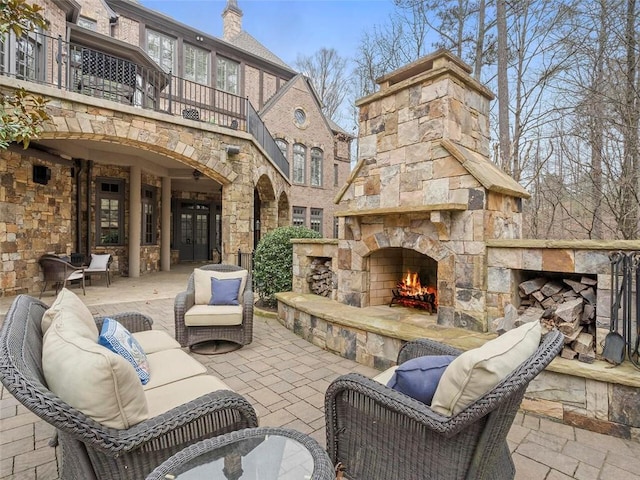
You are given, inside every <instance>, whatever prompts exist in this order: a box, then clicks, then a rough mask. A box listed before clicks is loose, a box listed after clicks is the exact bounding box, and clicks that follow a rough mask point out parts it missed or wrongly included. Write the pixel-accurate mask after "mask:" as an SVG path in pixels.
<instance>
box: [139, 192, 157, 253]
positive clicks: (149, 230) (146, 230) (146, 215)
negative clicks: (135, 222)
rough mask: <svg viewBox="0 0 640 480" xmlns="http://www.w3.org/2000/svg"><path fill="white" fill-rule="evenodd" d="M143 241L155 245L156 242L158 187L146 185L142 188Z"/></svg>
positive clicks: (145, 243)
mask: <svg viewBox="0 0 640 480" xmlns="http://www.w3.org/2000/svg"><path fill="white" fill-rule="evenodd" d="M141 201H142V243H143V244H144V245H153V244H155V243H156V189H155V188H154V187H150V186H145V187H143V188H142V200H141Z"/></svg>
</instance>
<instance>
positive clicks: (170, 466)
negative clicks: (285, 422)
mask: <svg viewBox="0 0 640 480" xmlns="http://www.w3.org/2000/svg"><path fill="white" fill-rule="evenodd" d="M173 479H176V480H198V479H203V480H204V479H206V480H218V479H219V480H332V479H335V473H334V470H333V466H332V464H331V460H330V459H329V456H328V455H327V453H326V452H325V451H324V449H323V448H322V447H321V446H320V445H319V444H318V442H316V441H315V440H314V439H313V438H311V437H309V436H308V435H305V434H303V433H300V432H297V431H295V430H291V429H287V428H272V427H257V428H247V429H244V430H238V431H236V432H231V433H227V434H225V435H221V436H219V437H215V438H210V439H207V440H202V441H201V442H198V443H195V444H193V445H191V446H189V447H187V448H185V449H184V450H181V451H180V452H178V453H176V454H175V455H173V456H172V457H170V458H168V459H167V460H166V461H165V462H163V463H162V464H161V465H160V466H158V467H157V468H156V469H155V470H154V471H153V472H151V474H149V476H148V477H147V479H146V480H173Z"/></svg>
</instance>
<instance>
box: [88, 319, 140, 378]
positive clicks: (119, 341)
mask: <svg viewBox="0 0 640 480" xmlns="http://www.w3.org/2000/svg"><path fill="white" fill-rule="evenodd" d="M98 343H99V344H100V345H102V346H103V347H107V348H108V349H109V350H111V351H112V352H115V353H117V354H118V355H120V356H122V357H124V358H125V359H126V360H127V361H128V362H129V363H130V364H131V365H133V367H134V368H135V369H136V373H137V374H138V377H139V378H140V381H141V382H142V384H143V385H145V384H146V383H147V382H148V381H149V378H150V374H151V372H150V370H149V361H148V360H147V356H146V355H145V353H144V350H142V347H141V346H140V344H139V343H138V341H137V340H136V339H135V338H133V335H131V333H130V332H129V330H127V329H126V328H125V327H123V326H122V325H121V324H120V323H119V322H117V321H116V320H114V319H112V318H105V319H104V323H103V324H102V330H101V331H100V337H99V338H98Z"/></svg>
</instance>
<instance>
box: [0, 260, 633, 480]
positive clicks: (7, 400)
mask: <svg viewBox="0 0 640 480" xmlns="http://www.w3.org/2000/svg"><path fill="white" fill-rule="evenodd" d="M162 278H167V280H163V281H166V282H172V283H167V284H166V288H165V287H162V286H158V285H161V283H160V284H158V283H157V282H156V283H154V280H153V279H152V278H149V279H148V280H147V282H146V283H147V284H148V287H149V288H148V289H144V288H138V289H137V290H135V289H132V288H131V283H132V282H137V283H136V284H141V283H144V282H141V280H140V279H116V281H115V283H114V284H113V286H112V287H111V288H109V289H108V292H107V290H106V289H104V287H101V290H95V292H96V295H99V296H104V295H107V294H108V297H109V300H104V301H103V300H101V299H100V298H99V299H98V302H100V303H99V304H92V301H95V297H94V298H91V290H94V289H97V288H98V287H93V288H89V289H88V292H87V299H86V300H85V301H87V304H88V305H89V308H90V310H91V311H92V312H93V313H94V314H99V315H102V314H110V313H114V312H120V311H128V310H136V311H141V312H143V313H146V314H148V315H150V316H151V317H152V318H153V319H154V321H155V323H154V328H157V329H164V330H166V331H168V332H169V333H170V334H172V335H173V295H174V292H177V291H180V290H181V289H182V288H183V286H184V285H185V284H186V280H185V274H184V272H182V273H181V274H180V273H176V275H175V277H174V278H173V280H171V279H170V278H169V277H168V276H167V275H166V274H165V275H164V276H163V277H162ZM159 289H160V291H159ZM132 290H133V291H134V294H133V295H134V296H135V298H137V300H136V301H126V300H127V298H128V297H131V295H132V294H131V292H132ZM160 297H165V298H160ZM114 299H121V300H122V303H107V302H108V301H110V302H114ZM52 300H53V298H52V297H48V298H47V297H46V298H45V301H46V302H51V301H52ZM8 303H10V299H1V300H0V313H4V312H5V311H6V307H7V305H8ZM193 355H194V357H195V358H197V360H198V361H200V362H201V363H203V364H204V365H206V367H207V369H208V370H209V372H210V373H211V374H213V375H216V376H218V377H220V378H222V379H223V380H224V381H225V382H226V383H227V384H228V385H229V386H230V387H231V388H233V389H235V390H236V391H237V392H238V393H240V394H242V395H244V396H245V397H246V398H247V399H249V401H251V403H252V404H253V405H254V407H255V409H256V411H257V413H258V416H259V419H260V425H266V426H286V427H289V428H294V429H296V430H299V431H301V432H304V433H307V434H309V435H311V436H312V437H313V438H315V439H316V440H318V441H319V442H320V443H321V444H322V445H324V443H325V439H324V434H325V433H324V413H323V410H324V409H323V405H324V392H325V390H326V388H327V386H328V385H329V383H330V382H331V381H332V380H333V379H334V378H336V377H337V376H339V375H341V374H343V373H347V372H359V373H362V374H364V375H373V374H375V373H376V370H374V369H372V368H369V367H364V366H362V365H358V364H357V363H355V362H352V361H350V360H346V359H343V358H341V357H338V356H336V355H333V354H331V353H328V352H326V351H324V350H321V349H320V348H318V347H316V346H314V345H312V344H310V343H308V342H306V341H305V340H303V339H301V338H299V337H298V336H296V335H295V334H294V333H292V332H290V331H289V330H287V329H286V328H284V327H283V326H281V325H280V323H279V322H278V321H277V319H275V318H269V317H266V316H259V315H258V316H256V318H255V330H254V341H253V343H252V344H250V345H247V346H245V347H243V348H242V349H240V350H236V351H235V352H231V353H227V354H223V355H211V356H207V355H197V354H193ZM52 433H53V429H52V427H50V426H49V425H48V424H47V423H45V422H43V421H41V420H39V419H38V417H36V416H35V415H33V414H31V413H30V412H29V411H28V410H26V409H25V408H24V407H22V406H21V405H20V404H18V402H17V401H16V400H15V399H14V398H13V397H12V396H11V395H9V394H8V393H7V392H6V391H5V390H4V388H3V389H2V392H1V394H0V479H2V480H5V479H16V480H18V479H20V480H55V479H57V478H58V468H57V459H56V452H55V450H54V449H53V448H51V447H49V446H48V441H49V438H50V437H51V434H52ZM509 443H510V446H511V449H512V451H513V452H514V453H513V458H514V461H515V463H516V467H517V474H516V479H517V480H529V479H531V480H542V479H545V480H562V479H572V478H573V479H579V480H609V479H624V480H640V443H638V442H637V441H633V440H624V439H620V438H615V437H609V436H605V435H600V434H596V433H593V432H589V431H586V430H581V429H578V428H573V427H569V426H566V425H562V424H559V423H556V422H553V421H550V420H547V419H544V418H540V417H536V416H533V415H529V414H527V415H523V414H519V415H518V416H517V418H516V421H515V423H514V425H513V427H512V429H511V432H510V434H509ZM389 480H402V479H389Z"/></svg>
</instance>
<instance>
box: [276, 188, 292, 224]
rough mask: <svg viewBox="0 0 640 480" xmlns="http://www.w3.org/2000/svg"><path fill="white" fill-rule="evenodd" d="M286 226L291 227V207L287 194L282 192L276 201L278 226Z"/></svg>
mask: <svg viewBox="0 0 640 480" xmlns="http://www.w3.org/2000/svg"><path fill="white" fill-rule="evenodd" d="M287 225H291V205H290V204H289V197H288V196H287V194H286V193H285V192H282V193H280V198H279V199H278V226H279V227H286V226H287Z"/></svg>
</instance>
